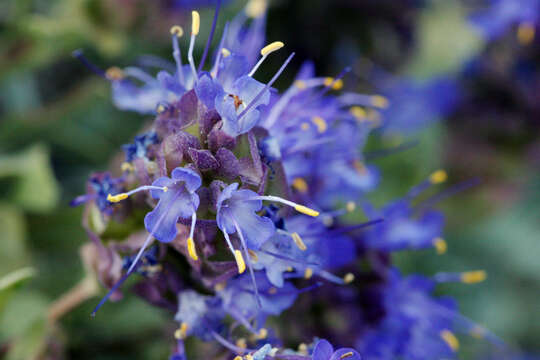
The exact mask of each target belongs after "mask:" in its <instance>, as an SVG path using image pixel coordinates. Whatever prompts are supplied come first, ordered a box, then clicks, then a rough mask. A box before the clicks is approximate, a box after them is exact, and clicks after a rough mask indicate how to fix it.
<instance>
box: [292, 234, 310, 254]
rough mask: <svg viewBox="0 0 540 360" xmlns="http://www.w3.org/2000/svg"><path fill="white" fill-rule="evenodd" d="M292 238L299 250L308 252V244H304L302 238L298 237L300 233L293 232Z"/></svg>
mask: <svg viewBox="0 0 540 360" xmlns="http://www.w3.org/2000/svg"><path fill="white" fill-rule="evenodd" d="M291 237H292V239H293V240H294V243H295V244H296V246H298V248H299V249H300V250H302V251H306V250H307V246H306V244H304V242H303V241H302V238H301V237H300V235H298V233H296V232H293V233H292V234H291Z"/></svg>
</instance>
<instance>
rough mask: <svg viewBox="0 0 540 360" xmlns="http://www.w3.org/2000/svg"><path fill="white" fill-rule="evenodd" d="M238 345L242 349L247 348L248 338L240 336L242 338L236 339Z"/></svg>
mask: <svg viewBox="0 0 540 360" xmlns="http://www.w3.org/2000/svg"><path fill="white" fill-rule="evenodd" d="M236 346H237V347H239V348H240V349H245V348H247V342H246V339H244V338H240V339H238V340H236Z"/></svg>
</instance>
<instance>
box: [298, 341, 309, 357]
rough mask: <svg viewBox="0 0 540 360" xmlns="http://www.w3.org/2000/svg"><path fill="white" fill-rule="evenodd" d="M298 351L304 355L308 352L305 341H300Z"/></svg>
mask: <svg viewBox="0 0 540 360" xmlns="http://www.w3.org/2000/svg"><path fill="white" fill-rule="evenodd" d="M298 352H299V353H300V354H302V355H307V354H308V347H307V345H306V344H304V343H300V345H298Z"/></svg>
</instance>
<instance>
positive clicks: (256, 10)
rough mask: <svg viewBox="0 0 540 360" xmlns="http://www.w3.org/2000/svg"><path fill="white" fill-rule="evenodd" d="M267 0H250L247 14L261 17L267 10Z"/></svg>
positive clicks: (251, 16) (252, 16)
mask: <svg viewBox="0 0 540 360" xmlns="http://www.w3.org/2000/svg"><path fill="white" fill-rule="evenodd" d="M266 7H267V3H266V0H250V2H248V4H247V5H246V15H247V16H249V17H250V18H259V17H261V16H263V15H264V13H265V12H266Z"/></svg>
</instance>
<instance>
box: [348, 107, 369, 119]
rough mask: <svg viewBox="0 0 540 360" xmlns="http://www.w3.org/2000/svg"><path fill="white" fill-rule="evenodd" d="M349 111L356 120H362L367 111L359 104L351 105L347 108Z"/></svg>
mask: <svg viewBox="0 0 540 360" xmlns="http://www.w3.org/2000/svg"><path fill="white" fill-rule="evenodd" d="M349 112H350V113H351V115H352V116H354V117H355V118H356V120H358V121H363V120H365V119H366V116H367V113H366V110H364V109H363V108H361V107H360V106H353V107H351V108H350V109H349Z"/></svg>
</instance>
